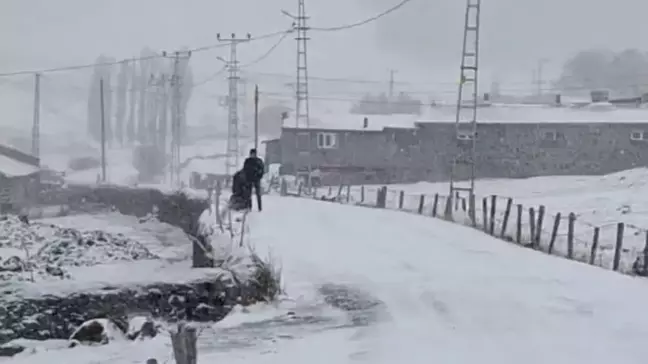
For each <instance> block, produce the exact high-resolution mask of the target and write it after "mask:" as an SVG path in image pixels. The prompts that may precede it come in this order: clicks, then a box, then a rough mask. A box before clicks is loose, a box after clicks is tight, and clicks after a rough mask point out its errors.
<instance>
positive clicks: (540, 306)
mask: <svg viewBox="0 0 648 364" xmlns="http://www.w3.org/2000/svg"><path fill="white" fill-rule="evenodd" d="M266 200H267V203H266V205H267V208H266V210H264V212H263V213H262V214H254V215H253V216H252V218H251V222H252V226H253V227H252V237H253V243H254V244H255V245H256V247H257V249H262V248H265V249H272V252H273V255H275V256H277V257H280V259H281V262H282V265H283V269H284V280H285V282H287V288H288V290H289V293H290V294H291V295H297V294H299V293H304V294H309V293H308V292H309V291H310V290H312V289H313V288H314V287H318V286H319V285H321V284H325V283H345V284H348V285H352V286H353V285H357V286H360V287H363V288H364V289H366V290H368V291H369V292H370V293H371V294H372V295H374V296H375V297H376V298H377V299H379V300H381V301H382V302H384V304H385V311H386V314H385V315H384V317H383V319H384V320H385V321H384V322H383V323H382V324H378V323H377V324H376V325H375V326H373V327H371V326H370V327H369V328H365V329H364V330H365V331H366V333H365V335H363V336H362V338H361V339H359V341H355V342H350V343H348V344H347V345H348V347H347V349H348V354H349V358H355V357H356V356H355V355H354V354H356V353H357V352H358V350H359V348H361V350H365V351H368V354H367V355H364V356H362V357H364V358H366V359H367V360H368V361H369V362H372V363H396V362H407V363H430V362H437V363H472V362H475V361H477V362H485V363H520V362H524V363H553V364H557V363H604V362H610V361H616V362H623V363H643V362H645V358H646V357H647V356H646V355H648V347H647V346H646V345H645V342H646V340H647V339H648V316H646V315H645V314H644V312H645V311H644V309H643V308H642V306H644V305H645V303H646V302H648V282H647V281H645V280H643V279H635V278H630V277H627V276H622V275H619V274H616V273H612V272H609V271H605V270H603V269H600V268H594V267H589V266H586V265H583V264H579V263H575V262H571V261H567V260H563V259H560V258H556V257H550V256H546V255H544V254H541V253H538V252H534V251H531V250H526V249H524V248H520V247H516V246H514V245H511V244H508V243H505V242H502V241H499V240H496V239H493V238H490V237H488V236H485V235H484V234H483V233H480V232H478V231H476V230H471V229H468V228H465V227H462V226H458V225H453V224H449V223H445V222H443V221H439V220H435V219H431V218H428V217H423V216H417V215H410V214H406V213H402V212H393V211H383V210H377V209H367V208H362V207H353V206H343V205H338V204H333V203H324V202H319V201H310V200H305V199H292V198H280V197H274V196H268V197H266ZM311 339H314V338H311ZM279 352H280V353H281V351H279ZM286 355H289V352H286ZM302 355H303V356H300V357H299V358H295V359H301V360H302V361H311V362H312V359H313V356H316V355H313V353H309V352H308V351H304V352H303V353H302ZM277 359H278V358H277ZM349 361H351V359H349Z"/></svg>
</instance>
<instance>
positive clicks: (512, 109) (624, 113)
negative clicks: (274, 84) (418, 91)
mask: <svg viewBox="0 0 648 364" xmlns="http://www.w3.org/2000/svg"><path fill="white" fill-rule="evenodd" d="M469 114H470V113H469V112H468V111H466V112H465V113H464V114H462V117H463V115H469ZM311 115H312V116H311V119H313V123H312V127H313V128H319V129H342V130H373V131H380V130H382V129H383V128H386V127H392V128H403V127H407V128H412V127H414V125H415V123H454V122H456V107H454V106H443V105H442V106H436V107H424V108H423V111H422V113H421V115H407V114H396V115H364V114H357V115H352V114H349V113H343V112H330V113H326V112H322V113H319V114H318V113H313V114H311ZM365 116H366V117H367V118H368V119H369V127H368V128H366V129H364V128H363V119H364V117H365ZM477 120H478V122H479V123H489V124H491V123H509V124H527V123H528V124H536V123H539V124H543V123H644V124H646V123H648V109H642V108H615V107H612V108H604V109H601V108H596V107H585V108H574V107H568V106H565V107H555V106H547V105H504V104H493V105H492V106H488V107H481V108H479V109H478V110H477Z"/></svg>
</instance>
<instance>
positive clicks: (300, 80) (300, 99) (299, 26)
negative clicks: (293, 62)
mask: <svg viewBox="0 0 648 364" xmlns="http://www.w3.org/2000/svg"><path fill="white" fill-rule="evenodd" d="M282 13H283V14H284V15H287V16H289V17H291V18H292V19H293V20H295V21H296V23H295V24H294V29H295V30H296V31H297V36H296V37H295V40H296V41H297V82H296V84H295V103H296V105H295V127H296V128H300V127H305V128H306V129H310V106H309V95H308V41H309V40H310V38H309V37H308V30H309V29H310V27H309V26H308V25H307V21H308V19H309V17H308V16H306V5H305V0H298V7H297V16H294V15H292V14H290V13H288V12H287V11H282ZM308 135H309V137H308V144H307V155H306V158H307V162H306V165H307V173H308V175H307V177H306V185H307V186H308V187H309V188H310V186H311V173H312V168H313V166H312V153H313V135H310V130H309V134H308Z"/></svg>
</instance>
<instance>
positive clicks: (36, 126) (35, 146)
mask: <svg viewBox="0 0 648 364" xmlns="http://www.w3.org/2000/svg"><path fill="white" fill-rule="evenodd" d="M40 79H41V75H40V73H37V74H35V75H34V119H33V122H32V145H31V153H32V155H33V156H34V157H37V158H40V103H41V102H40Z"/></svg>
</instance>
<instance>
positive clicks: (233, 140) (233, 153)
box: [216, 33, 252, 177]
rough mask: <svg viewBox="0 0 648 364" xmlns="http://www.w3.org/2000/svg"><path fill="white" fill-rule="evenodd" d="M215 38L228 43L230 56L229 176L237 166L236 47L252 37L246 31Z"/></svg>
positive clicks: (237, 74) (237, 81) (237, 78)
mask: <svg viewBox="0 0 648 364" xmlns="http://www.w3.org/2000/svg"><path fill="white" fill-rule="evenodd" d="M216 38H217V39H218V40H219V41H221V42H227V43H229V45H230V57H229V60H228V61H227V70H228V71H229V75H228V77H227V79H228V81H229V94H228V96H227V105H228V113H227V114H228V118H227V119H228V122H227V151H226V153H225V154H226V157H225V159H226V160H225V174H226V175H227V176H228V177H229V176H232V175H233V172H232V171H233V170H236V169H238V168H239V158H240V151H239V115H238V107H239V104H238V84H239V80H240V77H239V62H238V60H237V55H236V47H237V46H238V44H239V43H242V42H247V41H249V40H250V39H252V36H251V35H250V34H249V33H248V34H247V37H246V38H237V37H236V34H234V33H232V34H231V37H230V38H221V35H220V33H219V34H217V35H216Z"/></svg>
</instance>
